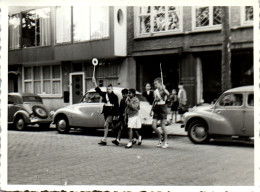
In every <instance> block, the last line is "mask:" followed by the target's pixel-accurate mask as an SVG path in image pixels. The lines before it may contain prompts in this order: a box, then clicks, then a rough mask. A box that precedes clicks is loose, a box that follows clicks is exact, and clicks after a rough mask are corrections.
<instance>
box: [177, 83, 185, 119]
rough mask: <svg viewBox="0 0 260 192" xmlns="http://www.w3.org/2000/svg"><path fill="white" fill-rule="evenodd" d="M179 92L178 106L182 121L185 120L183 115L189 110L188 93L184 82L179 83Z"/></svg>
mask: <svg viewBox="0 0 260 192" xmlns="http://www.w3.org/2000/svg"><path fill="white" fill-rule="evenodd" d="M178 88H179V92H178V101H179V107H178V113H179V114H180V116H181V117H180V118H181V119H180V121H179V122H183V120H182V116H183V114H184V113H185V112H186V111H187V93H186V90H185V89H184V86H183V84H182V83H181V82H180V83H179V85H178Z"/></svg>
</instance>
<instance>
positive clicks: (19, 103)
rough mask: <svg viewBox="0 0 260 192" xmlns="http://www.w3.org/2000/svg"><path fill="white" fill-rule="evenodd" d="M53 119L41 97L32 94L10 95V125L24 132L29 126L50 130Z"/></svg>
mask: <svg viewBox="0 0 260 192" xmlns="http://www.w3.org/2000/svg"><path fill="white" fill-rule="evenodd" d="M51 122H52V118H51V115H50V113H49V112H48V110H47V109H46V107H45V106H44V105H43V102H42V99H41V97H40V96H38V95H35V94H32V93H9V94H8V124H11V125H13V126H14V127H15V128H16V129H17V130H19V131H22V130H24V129H25V128H26V126H27V125H34V124H38V125H39V126H40V127H41V128H48V127H49V126H50V124H51Z"/></svg>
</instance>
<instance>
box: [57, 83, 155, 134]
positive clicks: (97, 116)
mask: <svg viewBox="0 0 260 192" xmlns="http://www.w3.org/2000/svg"><path fill="white" fill-rule="evenodd" d="M100 89H101V90H102V91H103V92H106V87H100ZM122 89H123V88H119V87H114V88H113V91H114V93H115V94H116V95H117V96H118V102H119V103H120V100H121V99H122V94H121V91H122ZM136 96H137V97H138V99H139V100H140V110H139V115H140V117H141V121H142V125H143V126H144V127H145V128H146V129H147V131H148V132H149V131H150V132H152V129H151V128H150V126H151V124H152V117H151V116H150V115H149V113H150V110H151V105H150V104H149V103H148V101H147V100H146V98H144V97H143V96H142V95H141V94H140V92H136ZM103 105H104V103H102V98H101V97H100V95H99V94H98V93H97V92H96V91H95V89H90V90H89V91H87V93H86V94H85V95H84V96H83V97H82V99H81V101H80V102H79V103H77V104H73V105H68V106H66V107H64V108H61V109H58V110H57V111H56V112H55V114H54V121H53V123H54V124H56V128H57V130H58V132H59V133H68V132H69V131H70V128H72V127H73V128H95V129H100V128H104V123H105V120H104V116H103V114H101V112H102V109H103Z"/></svg>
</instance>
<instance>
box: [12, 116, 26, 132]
mask: <svg viewBox="0 0 260 192" xmlns="http://www.w3.org/2000/svg"><path fill="white" fill-rule="evenodd" d="M14 127H15V129H16V130H18V131H23V130H25V129H26V123H25V120H24V118H23V117H22V116H18V117H16V118H15V120H14Z"/></svg>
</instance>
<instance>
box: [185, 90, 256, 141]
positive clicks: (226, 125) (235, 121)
mask: <svg viewBox="0 0 260 192" xmlns="http://www.w3.org/2000/svg"><path fill="white" fill-rule="evenodd" d="M184 127H185V131H187V132H188V136H189V139H190V140H191V141H192V142H193V143H206V142H208V141H209V139H210V138H215V137H223V136H228V137H233V138H237V139H242V138H243V139H245V138H250V137H254V86H243V87H237V88H233V89H230V90H228V91H226V92H224V93H223V94H222V95H221V96H220V97H219V99H218V100H217V101H216V102H215V103H214V104H212V105H205V106H198V107H194V108H192V109H191V110H190V111H189V112H187V113H185V114H184ZM234 136H235V137H234Z"/></svg>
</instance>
